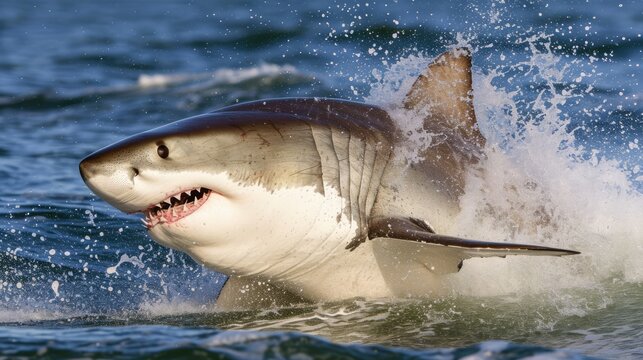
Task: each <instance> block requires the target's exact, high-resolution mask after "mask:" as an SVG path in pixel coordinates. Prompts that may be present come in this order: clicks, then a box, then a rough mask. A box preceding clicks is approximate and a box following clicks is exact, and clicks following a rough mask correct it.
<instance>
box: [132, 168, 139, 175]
mask: <svg viewBox="0 0 643 360" xmlns="http://www.w3.org/2000/svg"><path fill="white" fill-rule="evenodd" d="M132 173H133V174H134V176H138V174H139V171H138V169H137V168H135V167H133V168H132Z"/></svg>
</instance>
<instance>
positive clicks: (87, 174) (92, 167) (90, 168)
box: [78, 158, 97, 182]
mask: <svg viewBox="0 0 643 360" xmlns="http://www.w3.org/2000/svg"><path fill="white" fill-rule="evenodd" d="M78 170H79V171H80V176H81V177H82V178H83V181H84V182H87V180H88V179H90V178H91V177H92V176H94V175H95V174H96V172H97V167H96V164H95V163H94V162H92V161H91V160H89V159H88V158H85V159H83V160H82V161H81V162H80V164H79V165H78Z"/></svg>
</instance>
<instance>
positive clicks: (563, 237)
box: [366, 32, 643, 315]
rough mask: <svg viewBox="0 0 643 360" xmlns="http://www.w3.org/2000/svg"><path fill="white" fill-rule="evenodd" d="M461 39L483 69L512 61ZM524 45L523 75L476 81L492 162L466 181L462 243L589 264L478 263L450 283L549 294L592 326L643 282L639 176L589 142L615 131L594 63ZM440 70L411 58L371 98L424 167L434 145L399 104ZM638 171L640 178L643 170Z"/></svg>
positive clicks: (562, 309)
mask: <svg viewBox="0 0 643 360" xmlns="http://www.w3.org/2000/svg"><path fill="white" fill-rule="evenodd" d="M455 38H456V42H457V44H456V46H467V47H469V48H471V49H473V52H474V54H473V58H474V63H475V59H476V57H481V56H487V57H488V58H491V57H494V58H498V59H502V60H506V57H507V56H508V55H505V54H504V53H503V52H502V51H494V50H493V49H491V48H492V46H491V44H489V45H485V44H484V43H481V42H480V41H478V40H476V39H475V37H474V38H471V37H469V38H468V37H467V36H463V35H462V36H461V35H459V34H458V35H457V36H456V37H455ZM514 42H515V44H517V45H519V46H521V47H524V48H526V49H527V50H528V51H527V53H526V54H525V55H523V59H521V60H518V56H516V55H515V54H514V56H513V57H512V58H513V59H514V61H515V62H513V63H512V62H503V61H500V62H499V63H498V64H496V65H493V66H492V67H491V68H490V69H480V68H475V69H474V102H475V108H476V112H477V116H478V123H479V125H480V128H481V131H482V132H483V134H484V135H485V137H486V138H487V140H488V142H487V148H486V154H487V158H486V159H484V160H483V161H482V164H481V165H482V168H483V172H482V174H481V175H479V176H474V175H470V177H469V179H468V181H467V187H466V193H465V194H464V196H462V198H461V202H460V203H461V213H460V215H459V217H458V219H457V226H456V228H458V229H459V234H456V235H460V236H463V237H469V238H478V239H484V240H491V241H513V242H522V243H535V244H543V245H546V246H554V247H562V248H572V249H576V250H579V251H581V252H582V253H583V254H582V255H580V256H575V257H567V258H527V257H511V258H508V259H472V260H468V261H467V262H466V263H465V266H464V267H463V270H462V271H461V272H460V273H458V274H456V275H453V276H450V279H449V282H450V283H451V285H452V287H453V289H454V293H456V294H460V295H473V296H499V295H509V294H515V295H518V296H519V297H522V296H529V295H533V294H539V295H540V296H544V297H546V298H549V299H550V301H551V303H552V304H556V307H557V309H558V312H559V313H560V314H563V315H565V314H567V315H570V314H576V315H579V314H585V313H586V310H588V309H589V308H600V307H604V306H605V304H606V303H607V302H609V296H608V294H605V291H604V288H605V284H607V283H609V282H612V281H625V282H634V283H640V282H641V281H643V268H642V267H641V266H640V257H641V255H643V223H641V221H640V219H641V218H643V194H641V193H640V192H639V191H637V186H639V185H637V182H640V179H639V178H638V177H637V175H636V174H637V173H638V171H636V170H634V171H632V170H629V169H628V164H627V163H626V162H624V161H620V160H617V159H614V158H610V157H608V156H606V155H604V153H605V149H604V148H605V145H604V144H594V143H591V142H589V141H586V140H584V139H583V138H581V137H580V136H579V134H580V133H584V132H588V131H591V130H592V127H596V126H605V123H606V121H607V119H606V116H607V114H606V109H605V105H604V101H601V99H600V98H599V97H598V95H595V94H594V92H593V89H594V88H593V86H592V84H593V81H594V80H595V78H596V77H598V76H600V75H601V74H599V73H597V72H596V71H592V70H593V65H592V64H593V61H595V59H592V60H590V59H585V60H586V61H582V60H579V59H573V60H565V59H563V58H562V57H561V56H559V55H557V54H556V53H555V52H554V51H553V50H552V45H551V36H550V35H547V34H544V33H533V32H526V33H524V34H522V35H516V38H515V39H514ZM430 60H431V57H429V56H427V55H425V54H418V55H409V56H405V57H402V58H400V59H399V61H397V62H396V63H394V64H392V65H390V66H389V67H388V69H387V70H386V71H384V72H383V73H382V72H379V71H375V72H374V73H373V76H374V79H375V82H374V84H373V86H372V87H371V92H370V94H369V96H367V97H366V101H371V102H374V103H377V104H379V105H381V106H384V107H386V108H388V109H392V115H393V118H394V119H396V121H398V122H399V124H400V126H401V127H402V129H404V130H405V131H407V132H408V133H410V139H409V140H410V141H409V145H410V146H409V147H408V148H407V150H406V151H407V152H408V153H407V154H406V155H407V157H408V158H409V159H417V153H418V151H419V150H418V147H419V148H420V149H421V148H422V147H426V146H430V142H429V143H428V144H427V143H426V142H424V143H422V141H423V140H424V137H425V134H423V133H422V130H418V129H420V128H421V122H420V119H416V118H409V117H408V115H407V114H405V113H404V111H401V110H397V107H399V105H398V106H397V107H396V105H395V104H400V103H401V102H402V99H403V98H404V96H405V95H406V93H407V92H408V90H409V88H410V86H411V84H412V82H413V81H414V80H415V78H416V76H417V75H418V74H419V73H420V72H421V71H422V70H424V68H425V67H426V65H427V64H428V63H429V62H430ZM581 104H590V106H582V105H581ZM592 105H593V106H592ZM579 107H582V109H583V111H582V112H581V113H580V114H579V112H578V108H579ZM614 110H616V109H614ZM588 119H590V120H591V121H588ZM597 124H599V125H597ZM625 140H626V139H625V136H624V139H623V141H624V143H625V144H628V143H635V144H636V143H638V139H634V140H629V141H625ZM629 150H631V151H637V150H638V148H637V147H632V146H630V147H629ZM639 153H640V151H639ZM639 159H640V156H639ZM629 167H630V168H633V169H640V165H639V164H634V165H631V166H629ZM579 288H589V289H594V290H595V291H596V292H597V293H599V294H603V295H604V296H605V298H604V301H597V302H593V303H592V304H587V303H586V302H585V301H582V300H583V298H582V296H581V295H578V296H574V295H573V294H572V293H570V291H572V292H573V291H574V289H579ZM583 296H584V295H583Z"/></svg>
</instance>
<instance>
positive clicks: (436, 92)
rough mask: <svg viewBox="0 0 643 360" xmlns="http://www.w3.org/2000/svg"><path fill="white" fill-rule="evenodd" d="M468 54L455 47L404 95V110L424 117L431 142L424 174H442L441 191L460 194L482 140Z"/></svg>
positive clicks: (480, 151)
mask: <svg viewBox="0 0 643 360" xmlns="http://www.w3.org/2000/svg"><path fill="white" fill-rule="evenodd" d="M471 85H472V79H471V53H470V51H469V50H468V49H466V48H456V49H453V50H450V51H447V52H445V53H442V54H441V55H439V56H438V57H437V58H436V59H435V60H434V61H433V62H432V63H431V64H429V66H428V67H427V69H426V70H425V71H424V73H422V74H421V75H420V76H419V77H418V78H417V80H416V81H415V83H414V84H413V86H412V87H411V90H410V91H409V93H408V94H407V96H406V99H405V100H404V107H405V108H406V109H408V110H411V111H415V112H417V113H418V114H419V115H421V116H424V130H425V131H426V132H427V133H429V134H430V135H431V143H430V144H429V147H428V148H427V149H426V150H425V151H424V153H423V156H424V161H423V165H424V166H425V167H427V171H431V172H432V173H435V174H436V175H440V174H441V175H443V176H442V182H443V184H444V185H445V187H446V188H445V190H447V191H449V192H451V193H452V194H453V195H456V196H457V195H459V194H461V193H462V190H463V186H464V175H463V174H464V171H465V170H466V168H467V167H468V165H470V164H475V163H477V161H478V160H479V159H480V157H481V154H482V148H483V147H484V143H485V140H484V137H483V136H482V134H480V131H479V130H478V124H477V123H476V115H475V112H474V109H473V90H472V87H471Z"/></svg>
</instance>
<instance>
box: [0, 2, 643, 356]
mask: <svg viewBox="0 0 643 360" xmlns="http://www.w3.org/2000/svg"><path fill="white" fill-rule="evenodd" d="M641 24H643V3H642V2H640V1H634V0H633V1H625V0H623V1H620V0H619V1H589V0H588V1H565V2H562V1H560V2H559V1H551V2H547V1H504V0H499V1H476V2H468V1H459V0H455V1H448V2H442V1H372V0H367V1H359V2H350V3H349V2H344V1H328V2H323V1H317V2H303V1H301V2H292V3H290V2H276V1H275V2H273V1H255V0H249V1H238V2H229V1H190V2H185V3H183V2H179V1H140V2H127V1H114V2H110V3H109V4H107V3H105V2H77V1H63V0H61V1H56V2H53V1H52V2H40V1H22V0H20V1H19V0H4V1H2V3H1V4H0V129H1V130H0V134H1V135H2V136H1V140H2V141H0V184H1V185H2V186H0V357H4V358H28V357H36V356H39V357H42V358H52V359H53V358H55V359H59V358H180V357H194V358H237V359H245V358H263V357H266V358H305V357H311V358H368V359H370V358H398V357H400V358H436V359H453V358H466V359H488V358H502V359H518V358H531V359H548V358H555V359H567V358H569V359H585V358H615V359H616V358H618V359H628V358H629V359H637V358H643V285H642V283H643V260H641V259H643V169H642V167H643V158H642V155H643V153H642V151H641V147H643V142H642V141H643V140H642V135H643V106H642V104H641V96H643V87H642V86H641V81H642V78H643V75H642V72H641V67H640V65H641V59H642V58H643V57H642V56H641V55H642V52H643V39H642V38H641V31H642V28H641ZM456 45H459V46H468V47H469V48H471V49H472V51H473V64H474V97H475V106H476V112H477V115H478V121H479V123H480V127H481V130H482V132H483V134H484V135H485V137H486V138H487V139H488V149H487V154H488V159H486V160H485V163H484V169H485V176H484V177H479V178H475V177H471V178H470V179H468V182H467V191H466V194H465V195H464V196H463V198H462V199H461V208H462V212H461V214H460V215H459V217H458V219H457V221H458V224H459V225H460V226H459V229H460V230H459V231H460V232H461V233H460V234H459V235H461V236H468V237H471V238H481V239H488V240H497V241H501V240H512V241H515V242H529V243H542V244H545V245H549V246H557V247H565V248H572V249H576V250H579V251H581V252H582V255H578V256H574V257H566V258H553V259H548V258H525V257H512V258H508V259H472V260H468V261H467V262H465V266H464V267H463V269H462V271H461V272H460V273H458V274H455V275H452V276H449V280H448V281H449V282H451V284H452V289H453V290H452V293H451V294H449V295H448V296H445V297H444V298H439V299H424V300H413V299H407V300H368V299H360V298H357V299H350V300H346V301H343V302H336V303H321V304H306V305H300V306H295V307H289V308H274V309H262V310H252V311H236V312H225V311H221V310H218V309H217V308H216V306H215V305H214V300H215V299H216V295H217V293H218V291H219V290H220V288H221V286H222V285H223V283H224V281H225V277H224V276H223V275H221V274H217V273H215V272H213V271H210V270H207V269H205V268H203V267H201V266H200V265H199V264H197V263H195V262H194V261H193V260H191V259H190V258H189V257H187V256H185V255H183V254H181V253H177V252H173V251H171V250H169V249H166V248H162V247H160V246H158V245H156V244H155V243H154V242H153V241H152V240H151V239H150V238H149V237H148V236H147V235H146V233H145V230H144V228H143V227H142V226H141V223H140V221H139V219H138V218H137V216H133V215H127V214H122V213H120V212H118V211H116V210H114V209H113V208H111V207H110V206H108V205H107V204H106V203H104V202H103V201H102V200H100V199H98V198H97V197H96V196H95V195H93V194H92V193H91V192H90V191H89V190H88V189H87V188H86V187H85V186H84V184H83V182H82V180H81V179H80V176H79V174H78V162H79V160H80V159H82V158H83V157H84V156H86V155H87V154H89V153H90V152H92V151H94V150H96V149H98V148H100V147H102V146H105V145H108V144H110V143H112V142H114V141H117V140H119V139H121V138H123V137H125V136H128V135H131V134H134V133H137V132H140V131H143V130H147V129H150V128H152V127H156V126H159V125H161V124H165V123H168V122H171V121H174V120H178V119H181V118H185V117H188V116H192V115H196V114H199V113H203V112H207V111H211V110H214V109H217V108H219V107H222V106H225V105H229V104H232V103H235V102H241V101H247V100H255V99H261V98H273V97H286V96H327V97H337V98H344V99H352V100H358V101H366V102H369V103H375V104H378V105H380V106H383V107H386V108H389V109H391V113H392V114H394V115H396V121H398V122H399V123H400V125H401V126H407V127H408V129H415V126H414V125H416V124H415V123H414V122H413V119H405V118H404V117H403V116H401V115H400V114H398V113H397V112H396V111H395V109H396V106H397V105H399V103H400V102H401V99H402V98H403V96H404V94H405V93H406V91H408V88H409V86H410V85H411V83H412V82H413V81H414V79H415V77H416V76H417V75H418V74H419V73H420V71H421V70H422V69H423V68H424V67H425V66H426V65H427V64H428V63H429V62H430V60H431V59H432V58H433V57H434V56H436V55H437V54H439V53H441V52H443V51H445V50H446V49H448V48H449V47H453V46H456ZM424 145H425V144H422V143H417V142H412V143H410V144H409V147H408V153H409V157H410V158H411V159H412V158H413V157H414V156H415V154H417V149H419V148H421V147H422V146H424ZM534 229H535V234H536V235H534Z"/></svg>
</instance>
